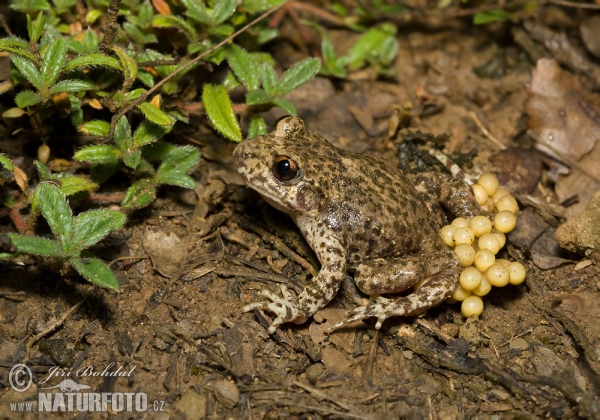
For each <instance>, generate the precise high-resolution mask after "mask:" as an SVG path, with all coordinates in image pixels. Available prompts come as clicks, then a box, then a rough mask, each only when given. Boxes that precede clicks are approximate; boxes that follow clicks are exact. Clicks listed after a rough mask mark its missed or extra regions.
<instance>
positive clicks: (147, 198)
mask: <svg viewBox="0 0 600 420" xmlns="http://www.w3.org/2000/svg"><path fill="white" fill-rule="evenodd" d="M154 198H156V186H155V185H154V184H153V183H152V182H151V181H150V180H148V179H140V180H139V181H137V182H135V183H134V184H133V185H132V186H131V187H129V189H128V190H127V192H126V193H125V198H123V202H122V203H121V206H122V207H123V208H125V209H141V208H143V207H146V206H147V205H148V204H150V203H151V202H152V201H154Z"/></svg>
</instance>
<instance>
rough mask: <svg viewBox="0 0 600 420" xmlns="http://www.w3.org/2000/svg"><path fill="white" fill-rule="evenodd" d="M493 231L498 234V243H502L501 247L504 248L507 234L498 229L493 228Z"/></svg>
mask: <svg viewBox="0 0 600 420" xmlns="http://www.w3.org/2000/svg"><path fill="white" fill-rule="evenodd" d="M492 233H493V234H494V235H496V239H498V243H499V244H500V249H502V248H503V247H504V245H505V244H506V235H505V234H504V233H502V232H498V230H496V229H492Z"/></svg>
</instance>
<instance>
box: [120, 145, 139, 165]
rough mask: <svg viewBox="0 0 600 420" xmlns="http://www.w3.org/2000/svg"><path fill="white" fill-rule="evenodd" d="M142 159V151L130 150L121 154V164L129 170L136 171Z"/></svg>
mask: <svg viewBox="0 0 600 420" xmlns="http://www.w3.org/2000/svg"><path fill="white" fill-rule="evenodd" d="M141 159H142V151H141V150H140V149H135V150H131V151H129V152H127V153H124V154H123V163H124V164H125V165H126V166H129V167H130V168H131V169H136V168H137V167H138V165H139V164H140V160H141Z"/></svg>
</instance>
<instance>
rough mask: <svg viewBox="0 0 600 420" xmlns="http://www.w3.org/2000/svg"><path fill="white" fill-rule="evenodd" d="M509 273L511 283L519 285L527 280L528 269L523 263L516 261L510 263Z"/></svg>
mask: <svg viewBox="0 0 600 420" xmlns="http://www.w3.org/2000/svg"><path fill="white" fill-rule="evenodd" d="M508 275H509V277H510V280H509V282H510V284H514V285H519V284H521V283H523V282H524V281H525V277H526V275H527V271H526V270H525V267H523V264H521V263H519V262H516V261H515V262H511V263H510V264H509V265H508Z"/></svg>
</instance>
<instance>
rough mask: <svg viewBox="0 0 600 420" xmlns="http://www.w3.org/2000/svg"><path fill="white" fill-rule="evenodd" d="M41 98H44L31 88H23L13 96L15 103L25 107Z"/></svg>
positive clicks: (41, 99)
mask: <svg viewBox="0 0 600 420" xmlns="http://www.w3.org/2000/svg"><path fill="white" fill-rule="evenodd" d="M43 100H44V98H42V97H41V96H40V95H38V94H37V93H34V92H33V91H31V90H24V91H23V92H19V93H18V94H17V96H15V103H16V104H17V106H18V107H19V108H27V107H28V106H32V105H35V104H37V103H39V102H41V101H43Z"/></svg>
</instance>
